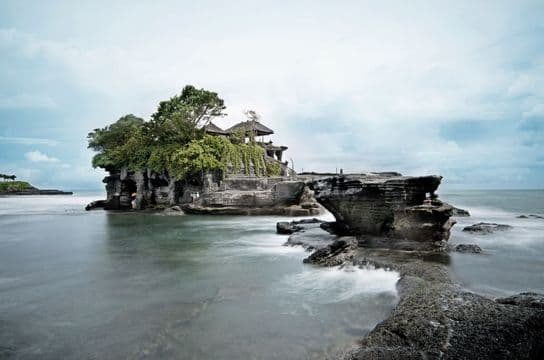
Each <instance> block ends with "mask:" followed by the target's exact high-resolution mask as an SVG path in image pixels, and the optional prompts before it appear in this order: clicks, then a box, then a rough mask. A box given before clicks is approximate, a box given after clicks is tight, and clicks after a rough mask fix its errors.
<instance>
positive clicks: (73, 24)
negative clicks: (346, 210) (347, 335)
mask: <svg viewBox="0 0 544 360" xmlns="http://www.w3.org/2000/svg"><path fill="white" fill-rule="evenodd" d="M543 19H544V1H474V0H472V1H459V0H456V1H238V0H230V1H228V2H227V1H198V2H195V1H164V0H163V1H137V2H136V1H111V0H110V1H92V2H90V1H89V2H83V1H47V2H45V1H24V0H17V1H9V0H7V1H6V0H4V1H2V2H0V172H1V173H8V174H16V175H17V176H18V178H20V179H22V180H28V181H30V182H32V183H33V184H34V185H37V186H39V187H57V188H63V189H67V190H68V189H99V188H101V187H102V186H103V184H102V183H101V179H102V177H103V176H104V175H105V174H104V173H103V172H102V171H101V170H99V169H93V168H92V166H91V158H92V155H93V154H92V152H91V151H90V150H88V149H87V147H86V136H87V133H88V132H89V131H91V130H92V129H95V128H98V127H103V126H106V125H107V124H109V123H112V122H114V121H116V120H117V119H118V118H119V117H121V116H123V115H125V114H130V113H132V114H135V115H137V116H140V117H143V118H144V119H149V117H150V115H151V114H152V113H153V112H154V111H155V109H156V108H157V105H158V103H159V101H162V100H166V99H168V98H170V97H171V96H173V95H175V94H177V93H179V92H180V91H181V89H182V88H183V86H185V85H186V84H192V85H195V86H197V87H199V88H206V89H208V90H213V91H215V92H218V93H219V95H220V96H221V97H222V98H223V99H224V100H225V103H226V105H227V113H228V116H227V117H225V118H222V119H218V120H217V121H215V123H216V124H217V125H219V126H221V127H223V128H227V127H229V126H230V125H232V124H234V123H236V122H239V121H241V120H243V119H244V115H243V111H244V110H245V109H255V110H256V111H257V112H258V113H259V114H260V115H261V117H262V120H261V121H262V123H263V124H265V125H266V126H268V127H270V128H272V129H273V130H274V131H275V134H274V135H272V136H271V140H273V141H274V143H276V144H278V145H286V146H288V147H289V150H288V152H287V153H286V154H285V157H286V158H287V159H289V160H290V161H291V159H292V162H293V163H294V166H295V169H296V170H297V171H301V170H304V171H329V172H330V171H332V172H334V171H336V169H340V168H342V169H343V170H344V172H365V171H399V172H401V173H403V174H406V175H427V174H439V175H442V176H444V179H443V184H444V185H443V186H444V187H446V188H447V189H456V188H459V189H466V188H477V189H486V188H491V189H503V188H504V189H506V188H539V189H542V188H544V186H543V185H544V21H543Z"/></svg>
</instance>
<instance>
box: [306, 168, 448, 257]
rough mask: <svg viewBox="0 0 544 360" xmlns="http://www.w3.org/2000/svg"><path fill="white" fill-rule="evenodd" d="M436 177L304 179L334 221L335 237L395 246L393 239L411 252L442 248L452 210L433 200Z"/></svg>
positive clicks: (391, 175)
mask: <svg viewBox="0 0 544 360" xmlns="http://www.w3.org/2000/svg"><path fill="white" fill-rule="evenodd" d="M441 179H442V177H440V176H435V175H432V176H417V177H412V176H402V175H401V174H398V173H370V174H357V175H341V176H331V177H325V178H321V179H316V180H313V181H310V182H309V184H310V187H311V188H312V189H313V190H314V192H315V197H316V200H317V201H318V202H319V203H320V204H321V205H323V206H324V207H325V208H326V209H327V210H329V211H330V212H331V213H332V214H333V215H334V217H335V218H336V223H335V224H333V225H332V226H331V228H333V229H335V231H336V232H338V233H340V234H352V235H370V236H379V237H380V241H381V242H383V241H385V242H387V243H388V245H389V246H390V247H395V244H396V243H397V242H398V240H399V239H401V240H408V241H410V242H412V247H415V248H417V249H422V250H423V249H428V250H435V249H444V248H445V244H446V241H447V240H448V238H449V235H450V229H451V227H452V226H453V225H454V224H455V221H454V220H452V219H450V217H451V216H452V213H453V207H452V206H450V205H448V204H446V203H443V202H441V201H440V200H438V198H437V196H436V194H435V192H436V190H437V188H438V186H439V185H440V181H441Z"/></svg>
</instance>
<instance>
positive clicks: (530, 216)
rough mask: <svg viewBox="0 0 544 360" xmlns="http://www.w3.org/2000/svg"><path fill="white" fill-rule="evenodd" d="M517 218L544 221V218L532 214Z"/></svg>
mask: <svg viewBox="0 0 544 360" xmlns="http://www.w3.org/2000/svg"><path fill="white" fill-rule="evenodd" d="M517 218H518V219H544V216H540V215H534V214H530V215H520V216H517Z"/></svg>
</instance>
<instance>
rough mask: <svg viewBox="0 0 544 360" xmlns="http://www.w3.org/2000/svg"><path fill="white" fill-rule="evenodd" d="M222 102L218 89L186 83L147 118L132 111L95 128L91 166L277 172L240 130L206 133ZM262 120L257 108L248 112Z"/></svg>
mask: <svg viewBox="0 0 544 360" xmlns="http://www.w3.org/2000/svg"><path fill="white" fill-rule="evenodd" d="M224 109H225V106H224V102H223V100H222V99H221V98H219V96H218V95H217V93H215V92H211V91H208V90H204V89H197V88H195V87H194V86H191V85H187V86H185V87H184V88H183V90H182V92H181V94H179V95H176V96H174V97H172V98H171V99H169V100H167V101H162V102H161V103H160V104H159V106H158V109H157V111H156V112H155V113H154V114H153V115H152V116H151V120H150V121H148V122H146V121H144V120H143V119H141V118H138V117H136V116H134V115H126V116H123V117H121V118H120V119H119V120H117V121H116V122H115V123H113V124H111V125H108V126H106V127H104V128H101V129H94V130H93V131H92V132H90V133H89V134H88V136H87V138H88V140H89V148H91V149H93V150H95V151H96V152H97V154H96V155H95V156H94V157H93V166H94V167H101V168H104V169H106V170H108V171H115V170H118V169H120V168H122V167H124V166H126V167H128V169H129V170H131V171H137V170H143V169H146V168H148V169H151V170H153V171H155V172H157V173H168V174H169V175H171V176H173V177H175V178H177V179H183V178H186V177H187V176H194V175H199V174H202V173H203V172H205V171H220V172H221V173H222V174H223V175H224V174H226V173H227V172H232V173H237V172H240V171H241V170H242V168H243V169H244V171H245V173H246V174H247V175H249V174H250V172H251V171H252V170H253V171H254V174H255V175H256V176H266V175H268V174H272V175H275V174H279V173H280V172H281V168H279V167H278V166H279V165H269V164H267V163H266V162H265V156H264V149H263V148H262V147H261V146H259V145H257V144H256V143H255V141H254V139H253V138H252V137H250V139H251V140H253V141H250V142H249V143H247V144H246V143H245V138H246V136H247V134H245V133H244V130H243V129H241V130H240V131H239V132H237V133H235V134H232V135H231V136H230V137H229V138H227V137H224V136H211V135H206V134H205V132H204V130H203V126H204V125H205V124H207V123H208V122H209V121H210V120H211V119H212V118H213V117H215V116H222V115H224V114H223V110H224ZM246 115H247V116H248V117H249V118H251V119H258V115H257V113H256V112H255V111H253V110H251V111H248V112H246Z"/></svg>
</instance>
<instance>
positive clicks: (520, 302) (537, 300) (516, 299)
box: [495, 292, 544, 325]
mask: <svg viewBox="0 0 544 360" xmlns="http://www.w3.org/2000/svg"><path fill="white" fill-rule="evenodd" d="M495 301H496V302H498V303H500V304H506V305H517V306H525V307H530V308H537V309H543V310H544V294H538V293H534V292H525V293H521V294H517V295H512V296H509V297H505V298H501V299H496V300H495ZM543 325H544V324H543Z"/></svg>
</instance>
